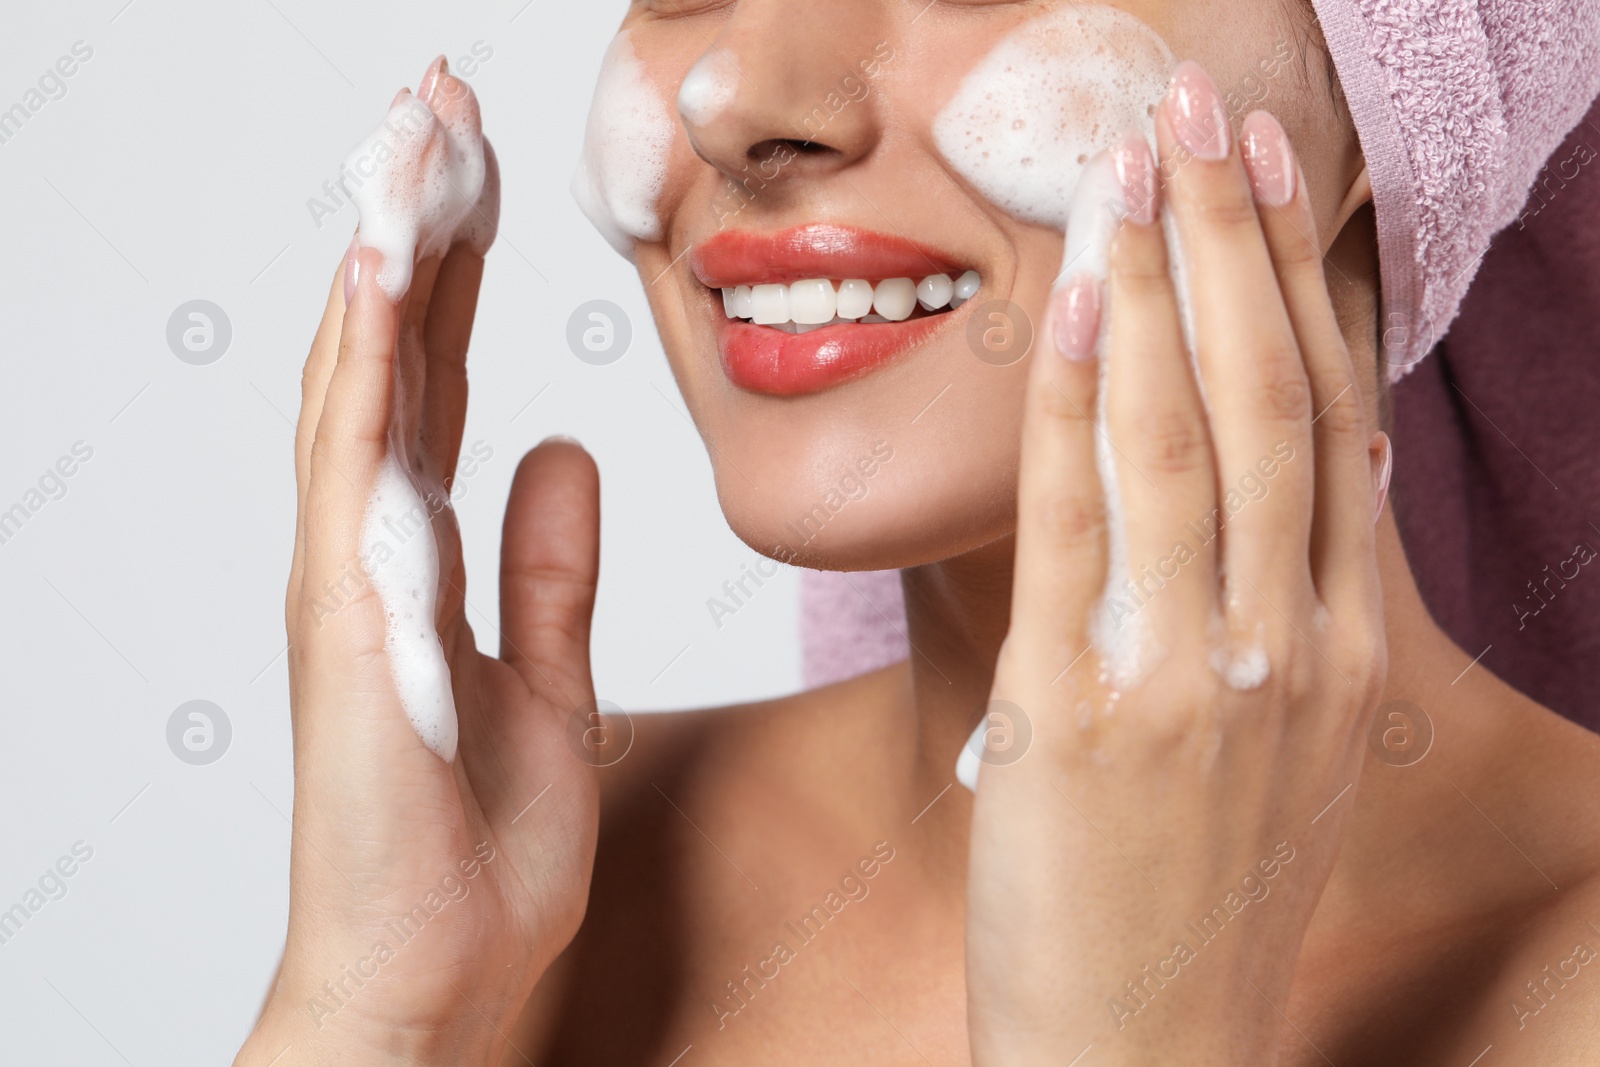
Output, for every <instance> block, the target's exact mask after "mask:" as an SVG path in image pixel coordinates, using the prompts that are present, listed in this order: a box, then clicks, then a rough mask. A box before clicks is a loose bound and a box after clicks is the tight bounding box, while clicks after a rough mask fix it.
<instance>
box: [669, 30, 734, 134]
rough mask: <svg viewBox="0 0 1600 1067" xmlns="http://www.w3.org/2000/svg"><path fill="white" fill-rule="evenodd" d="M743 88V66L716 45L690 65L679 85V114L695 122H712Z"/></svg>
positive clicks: (699, 123) (697, 124) (692, 123)
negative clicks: (740, 77) (740, 67)
mask: <svg viewBox="0 0 1600 1067" xmlns="http://www.w3.org/2000/svg"><path fill="white" fill-rule="evenodd" d="M738 91H739V70H738V68H737V67H735V66H734V64H733V62H732V60H731V59H730V57H729V56H728V55H727V54H726V53H724V52H723V51H722V50H721V49H719V48H714V49H712V50H711V51H709V52H707V53H706V54H705V55H703V56H701V57H700V61H699V62H698V63H696V64H695V65H694V66H693V67H691V68H690V69H689V73H688V75H687V76H686V77H685V78H684V79H683V85H682V86H681V87H679V89H678V114H680V115H682V116H683V120H684V121H685V122H687V123H688V124H689V125H691V126H708V125H710V124H711V123H713V122H715V121H716V120H717V118H718V117H719V116H720V115H721V114H722V112H723V111H724V110H726V109H727V107H728V105H729V104H731V103H733V97H734V94H735V93H737V92H738Z"/></svg>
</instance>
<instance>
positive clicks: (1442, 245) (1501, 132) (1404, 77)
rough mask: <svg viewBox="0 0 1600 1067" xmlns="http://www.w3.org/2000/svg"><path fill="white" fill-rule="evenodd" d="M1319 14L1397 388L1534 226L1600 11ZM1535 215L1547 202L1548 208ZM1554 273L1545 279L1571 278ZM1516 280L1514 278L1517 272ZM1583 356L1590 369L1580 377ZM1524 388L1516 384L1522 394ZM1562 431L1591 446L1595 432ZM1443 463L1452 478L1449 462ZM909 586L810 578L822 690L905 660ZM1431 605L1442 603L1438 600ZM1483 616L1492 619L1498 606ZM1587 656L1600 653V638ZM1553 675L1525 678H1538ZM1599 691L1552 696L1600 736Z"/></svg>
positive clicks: (1454, 614) (1485, 8)
mask: <svg viewBox="0 0 1600 1067" xmlns="http://www.w3.org/2000/svg"><path fill="white" fill-rule="evenodd" d="M1313 3H1314V6H1315V8H1316V11H1317V15H1318V19H1319V21H1320V22H1321V26H1322V30H1323V34H1324V36H1325V37H1326V39H1327V42H1328V48H1329V52H1330V53H1331V55H1332V56H1333V60H1334V65H1335V67H1336V68H1337V70H1338V72H1339V79H1340V83H1341V85H1342V87H1343V89H1344V93H1345V97H1346V100H1347V101H1348V103H1349V106H1350V111H1351V115H1352V118H1353V119H1354V121H1355V124H1356V130H1357V133H1358V135H1359V136H1360V138H1361V144H1362V149H1363V151H1364V153H1365V155H1366V158H1367V163H1368V167H1369V169H1370V171H1371V175H1372V185H1373V201H1374V206H1375V211H1376V215H1377V221H1378V232H1379V252H1380V255H1381V258H1382V278H1383V316H1384V318H1383V323H1382V325H1383V327H1384V330H1383V338H1384V351H1383V352H1382V353H1380V358H1383V359H1385V360H1387V362H1388V364H1389V374H1390V377H1391V379H1395V380H1398V379H1399V378H1401V377H1403V376H1404V375H1405V374H1406V373H1407V372H1408V371H1409V370H1411V369H1412V368H1413V367H1415V366H1416V364H1417V363H1418V362H1420V361H1421V359H1422V357H1423V356H1425V355H1426V354H1427V352H1428V351H1429V350H1430V349H1431V348H1432V347H1433V346H1434V344H1435V342H1437V341H1438V339H1439V338H1441V337H1442V336H1443V335H1444V333H1445V330H1446V329H1447V328H1448V327H1449V326H1450V324H1451V323H1452V322H1453V321H1454V320H1455V318H1456V315H1457V312H1458V311H1459V310H1460V307H1461V302H1462V298H1463V296H1464V295H1465V293H1466V292H1467V288H1468V286H1469V285H1470V284H1471V283H1472V280H1473V278H1474V277H1475V276H1476V274H1477V271H1478V267H1479V264H1480V262H1481V261H1482V259H1483V257H1484V254H1485V252H1486V251H1487V250H1488V247H1489V242H1490V239H1491V238H1492V237H1493V236H1494V235H1495V233H1497V232H1498V231H1500V230H1501V229H1503V228H1504V227H1505V226H1507V225H1508V224H1510V223H1511V222H1513V221H1514V220H1516V219H1517V217H1518V215H1519V214H1520V213H1522V212H1523V211H1524V205H1526V204H1529V203H1530V201H1529V197H1528V192H1529V189H1530V187H1531V186H1532V185H1533V183H1534V180H1535V178H1536V177H1537V176H1538V171H1539V168H1540V167H1541V165H1543V164H1544V162H1545V161H1546V160H1547V159H1548V158H1549V157H1550V153H1551V151H1552V150H1553V149H1555V148H1556V147H1557V145H1559V144H1560V143H1561V140H1562V137H1563V135H1564V134H1566V133H1567V132H1568V131H1569V130H1572V129H1573V127H1574V126H1576V125H1577V124H1578V122H1579V120H1580V119H1581V118H1582V117H1583V114H1584V111H1585V110H1586V109H1587V108H1588V106H1589V104H1590V103H1591V101H1593V100H1594V99H1595V97H1596V95H1597V94H1600V0H1313ZM1563 177H1567V178H1570V176H1565V175H1563ZM1575 196H1576V197H1582V198H1583V199H1584V201H1585V202H1590V201H1593V199H1594V195H1593V194H1591V193H1585V192H1579V193H1576V194H1575ZM1533 202H1534V203H1542V202H1543V201H1542V199H1541V198H1540V197H1539V196H1537V195H1536V196H1535V198H1534V201H1533ZM1543 266H1544V269H1545V270H1547V271H1550V270H1557V269H1559V268H1558V267H1557V266H1553V265H1551V264H1544V265H1543ZM1507 268H1508V270H1509V271H1511V272H1514V271H1515V262H1514V261H1512V262H1509V263H1508V264H1507ZM1475 295H1476V296H1477V300H1476V301H1475V303H1478V304H1482V305H1483V306H1484V307H1485V308H1486V309H1491V308H1500V309H1502V313H1503V314H1514V312H1515V309H1507V308H1506V303H1505V302H1500V303H1496V302H1495V301H1496V294H1495V293H1481V294H1475ZM1510 299H1513V298H1512V297H1509V296H1508V300H1510ZM1545 310H1546V311H1547V312H1548V310H1549V309H1545ZM1528 311H1529V313H1530V314H1538V313H1539V311H1538V310H1536V309H1533V308H1529V309H1528ZM1486 313H1487V314H1495V312H1494V311H1489V310H1486ZM1544 333H1545V334H1546V337H1545V338H1543V339H1544V340H1546V343H1547V344H1552V345H1554V346H1555V347H1553V348H1551V349H1549V350H1548V353H1549V354H1550V355H1551V356H1553V357H1555V359H1556V361H1557V363H1558V365H1557V366H1556V367H1555V369H1554V370H1553V371H1552V373H1555V374H1556V375H1557V376H1559V374H1560V373H1562V371H1561V370H1560V365H1565V366H1566V367H1567V368H1569V369H1568V370H1567V371H1566V372H1565V373H1569V374H1574V375H1583V376H1588V375H1592V374H1593V373H1594V372H1593V371H1592V369H1591V368H1590V366H1589V365H1588V362H1592V360H1593V355H1594V354H1593V353H1583V352H1577V351H1573V348H1572V346H1571V345H1567V346H1565V347H1562V346H1561V345H1560V340H1559V331H1557V334H1558V336H1557V337H1556V338H1554V339H1551V338H1549V337H1548V333H1549V331H1548V330H1547V331H1544ZM1499 336H1500V337H1502V338H1504V339H1505V340H1506V341H1507V342H1508V344H1507V346H1506V348H1505V349H1503V350H1494V351H1490V352H1481V353H1475V354H1477V355H1478V358H1483V359H1495V360H1510V361H1515V360H1516V359H1517V358H1518V352H1517V351H1516V350H1515V342H1514V341H1513V340H1512V338H1510V337H1509V336H1507V335H1506V334H1504V333H1502V334H1500V335H1499ZM1478 347H1479V348H1480V349H1481V347H1482V346H1478ZM1462 356H1463V357H1464V358H1466V356H1467V353H1465V352H1463V353H1462ZM1585 357H1587V362H1586V363H1585V364H1583V365H1577V366H1574V365H1573V361H1576V360H1579V359H1584V358H1585ZM1561 361H1565V362H1564V364H1562V363H1561ZM1515 380H1516V379H1515V376H1514V375H1513V376H1512V377H1511V381H1513V382H1514V381H1515ZM1418 399H1419V401H1420V400H1421V399H1422V398H1421V397H1419V398H1418ZM1396 407H1397V411H1399V412H1400V413H1401V418H1402V421H1403V415H1404V411H1405V409H1406V390H1405V389H1404V388H1401V389H1400V390H1399V391H1398V392H1397V394H1396ZM1439 422H1440V423H1442V422H1443V420H1439ZM1411 425H1416V423H1414V422H1413V423H1412V424H1411ZM1458 425H1459V423H1458ZM1550 429H1554V430H1555V431H1556V432H1573V433H1576V432H1591V433H1592V423H1591V424H1586V425H1583V426H1572V427H1566V426H1563V427H1552V428H1550ZM1401 445H1402V448H1403V449H1404V450H1405V451H1407V452H1414V451H1416V450H1419V449H1435V450H1437V451H1438V452H1439V454H1440V455H1449V456H1451V457H1453V458H1454V459H1455V460H1456V461H1457V462H1461V461H1462V460H1464V459H1465V456H1463V455H1462V452H1461V450H1460V449H1461V445H1460V443H1459V441H1446V440H1444V439H1442V438H1441V439H1439V440H1434V438H1433V437H1431V436H1424V437H1423V438H1421V439H1413V440H1405V439H1404V427H1402V441H1401ZM1399 451H1401V449H1397V453H1398V452H1399ZM1397 465H1398V466H1399V467H1400V470H1399V471H1397V474H1396V484H1397V490H1398V491H1400V492H1404V490H1405V484H1404V483H1405V480H1404V479H1403V477H1402V472H1403V471H1405V470H1406V468H1407V467H1409V466H1411V464H1409V463H1408V460H1407V459H1406V458H1405V457H1403V456H1402V457H1401V458H1399V459H1398V460H1397ZM1424 466H1427V464H1425V463H1423V464H1417V467H1419V468H1420V467H1424ZM1432 466H1433V467H1434V468H1435V472H1436V473H1438V472H1437V467H1438V464H1437V463H1435V464H1433V465H1432ZM1456 475H1457V478H1458V479H1459V480H1456V479H1452V480H1451V482H1450V484H1454V485H1457V486H1458V487H1459V489H1460V494H1461V495H1462V497H1463V499H1465V494H1466V493H1467V483H1468V482H1470V481H1472V480H1473V479H1476V478H1481V477H1490V478H1492V477H1493V472H1488V471H1481V470H1477V469H1473V470H1468V469H1466V468H1465V467H1463V468H1462V469H1460V470H1458V471H1456ZM1477 497H1478V498H1480V499H1481V498H1487V499H1490V500H1492V499H1495V498H1497V497H1500V494H1498V493H1497V492H1496V490H1495V486H1494V485H1493V483H1492V482H1491V483H1490V484H1488V485H1487V486H1486V487H1481V488H1480V489H1479V490H1478V491H1477ZM1411 514H1412V515H1413V516H1416V515H1418V511H1417V510H1412V511H1411ZM1457 514H1458V515H1459V512H1458V513H1457ZM1415 526H1416V523H1415V522H1413V524H1412V526H1411V527H1410V528H1406V529H1405V533H1406V534H1407V539H1408V544H1410V545H1411V548H1410V551H1411V553H1412V555H1413V557H1416V556H1417V555H1418V553H1419V551H1420V552H1423V553H1426V551H1427V549H1426V547H1425V545H1418V544H1415V543H1414V542H1413V541H1412V538H1413V536H1415V535H1417V534H1421V533H1422V531H1421V530H1420V529H1416V528H1415ZM1423 536H1426V534H1424V535H1423ZM1464 555H1465V553H1462V552H1458V553H1454V554H1452V562H1457V563H1459V564H1460V565H1462V566H1474V565H1476V566H1480V567H1481V566H1485V565H1488V566H1492V567H1495V568H1496V569H1509V570H1512V571H1516V570H1517V569H1518V568H1519V567H1522V565H1523V564H1525V563H1529V562H1532V560H1531V558H1529V559H1524V558H1523V556H1521V555H1518V556H1515V557H1512V558H1509V559H1508V558H1505V557H1501V558H1500V560H1499V561H1498V562H1497V563H1490V561H1487V560H1483V559H1477V558H1474V559H1472V560H1467V559H1465V558H1463V556H1464ZM1480 555H1481V553H1480ZM1439 562H1442V561H1439ZM1523 569H1525V568H1523ZM1533 570H1534V571H1535V572H1537V571H1538V570H1539V567H1538V566H1537V565H1535V566H1534V568H1533ZM1419 580H1420V581H1422V583H1423V588H1424V593H1425V594H1436V595H1442V594H1444V593H1445V592H1446V591H1447V590H1448V589H1449V588H1451V582H1452V579H1451V578H1450V577H1449V576H1447V575H1444V574H1440V573H1438V567H1437V566H1436V565H1435V566H1432V567H1430V566H1428V565H1427V564H1423V566H1422V567H1421V569H1420V571H1419ZM897 585H898V583H897V575H896V574H895V573H894V572H884V573H880V574H874V575H852V576H849V578H848V579H847V578H846V576H844V575H839V574H831V573H827V572H821V571H817V572H810V573H808V574H806V575H805V590H806V592H805V595H804V597H803V600H802V619H801V633H802V641H803V660H804V664H805V677H806V680H807V684H809V685H816V684H821V683H822V682H824V681H834V680H838V679H841V678H845V677H849V676H851V675H854V674H858V673H861V672H862V671H865V670H870V669H874V668H876V667H880V666H884V665H887V664H889V663H892V662H895V661H896V660H899V659H903V658H905V656H906V655H907V654H908V653H909V647H908V646H907V643H906V640H905V638H904V636H903V633H904V623H903V622H901V623H899V624H898V628H897V627H896V626H892V625H890V624H889V623H887V622H886V621H885V619H884V616H883V614H880V611H881V612H883V613H887V614H889V615H892V616H894V617H896V618H900V619H903V617H904V615H903V613H904V608H903V607H902V606H901V604H900V598H899V595H898V588H897ZM869 593H870V597H869V595H868V594H869ZM1429 599H1430V603H1433V602H1434V600H1435V597H1434V596H1430V597H1429ZM1452 607H1453V608H1454V609H1455V610H1448V609H1447V610H1445V611H1443V612H1442V615H1443V618H1442V620H1441V621H1443V622H1444V623H1445V625H1446V626H1447V628H1448V629H1450V631H1451V632H1452V634H1454V635H1456V636H1458V638H1461V637H1468V634H1470V633H1471V632H1472V631H1473V630H1475V629H1477V627H1474V626H1472V625H1471V623H1470V621H1469V619H1468V618H1467V617H1466V612H1465V610H1464V609H1465V607H1466V606H1465V605H1452ZM1474 607H1479V608H1480V610H1486V609H1487V607H1488V605H1481V606H1480V605H1474ZM1434 610H1435V611H1436V613H1438V612H1440V607H1439V606H1438V605H1437V604H1436V605H1435V607H1434ZM1500 610H1501V612H1504V611H1505V610H1507V609H1505V608H1504V607H1502V608H1501V609H1500ZM1573 622H1574V624H1575V625H1579V626H1582V627H1585V628H1586V630H1585V632H1591V631H1594V630H1595V628H1596V624H1595V623H1594V622H1593V620H1592V619H1590V620H1574V621H1573ZM1452 623H1453V625H1452ZM1468 639H1469V640H1470V637H1469V638H1468ZM1576 643H1577V644H1578V645H1579V646H1591V647H1592V645H1593V644H1594V642H1593V640H1592V638H1583V639H1581V640H1578V641H1577V642H1576ZM1524 644H1525V645H1527V647H1529V648H1531V647H1532V645H1531V643H1527V642H1524ZM1544 658H1545V659H1548V657H1544ZM1549 666H1550V664H1549V663H1548V662H1542V663H1539V664H1538V666H1537V667H1535V666H1534V664H1533V662H1531V661H1530V662H1529V663H1528V664H1527V667H1528V668H1530V669H1533V670H1538V669H1541V668H1542V669H1545V670H1548V669H1549ZM1508 667H1511V665H1510V664H1505V665H1499V666H1498V669H1500V670H1501V671H1502V673H1504V674H1506V675H1507V676H1508V677H1510V678H1512V679H1514V680H1516V679H1517V676H1518V674H1519V673H1520V674H1524V675H1526V674H1528V673H1529V672H1528V671H1527V670H1524V671H1520V672H1519V671H1518V670H1516V669H1515V668H1514V667H1511V669H1507V668H1508ZM1521 680H1522V681H1524V682H1526V681H1527V680H1528V679H1527V678H1524V679H1521ZM1591 680H1592V679H1590V678H1589V676H1588V674H1585V675H1584V677H1583V678H1582V679H1581V681H1580V679H1578V678H1571V679H1567V680H1565V682H1564V683H1563V684H1558V685H1557V690H1558V692H1554V693H1550V694H1546V696H1547V697H1555V698H1556V699H1555V700H1553V701H1552V703H1554V704H1555V705H1556V706H1557V709H1558V710H1561V711H1563V712H1564V713H1565V714H1567V715H1569V716H1571V717H1573V718H1576V719H1578V720H1579V721H1580V722H1581V721H1585V719H1586V718H1587V717H1588V716H1586V715H1585V712H1586V711H1587V710H1588V709H1587V708H1586V707H1582V706H1581V704H1580V701H1579V700H1578V699H1577V694H1576V693H1575V692H1574V691H1573V686H1574V685H1575V684H1582V683H1587V682H1590V681H1591ZM1534 695H1535V696H1539V695H1540V694H1539V693H1537V692H1535V694H1534ZM1563 697H1564V698H1565V699H1561V698H1563ZM1561 705H1566V706H1561ZM1575 705H1579V706H1575ZM1589 724H1590V725H1595V723H1594V722H1590V723H1589Z"/></svg>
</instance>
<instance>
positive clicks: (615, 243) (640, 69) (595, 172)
mask: <svg viewBox="0 0 1600 1067" xmlns="http://www.w3.org/2000/svg"><path fill="white" fill-rule="evenodd" d="M712 95H713V97H714V94H712ZM701 102H702V103H707V101H701ZM707 106H710V105H709V103H707ZM676 129H677V124H676V123H675V122H674V121H673V117H672V115H671V113H670V112H669V111H668V110H667V105H666V103H665V101H663V100H662V97H661V94H660V93H659V92H657V90H656V87H655V84H654V83H653V82H652V81H651V80H650V75H649V73H648V72H647V71H646V70H645V69H644V64H642V63H640V62H639V57H638V54H637V53H635V52H634V50H633V43H632V41H630V40H629V38H628V32H627V31H626V30H624V31H623V32H621V33H619V34H617V37H616V40H614V41H612V42H611V47H610V48H608V49H607V50H606V56H605V60H604V61H603V62H602V63H601V65H600V80H599V82H598V83H597V84H596V85H595V89H594V101H593V102H592V103H591V104H590V105H589V124H588V127H587V129H586V130H585V132H584V138H583V155H582V157H581V158H580V159H579V161H578V170H577V173H576V174H574V175H573V178H572V196H573V199H575V200H577V202H578V207H579V208H580V209H582V211H583V213H584V214H585V215H586V216H588V219H589V221H590V222H592V223H593V224H594V227H595V229H597V230H599V231H600V234H601V236H603V237H604V238H605V239H606V240H607V241H608V242H609V243H610V244H611V247H612V248H615V249H616V250H617V251H618V252H619V253H621V254H622V255H623V256H626V257H627V258H629V259H632V258H633V243H634V242H635V241H658V240H660V239H661V219H660V217H659V216H658V215H657V214H656V202H657V201H658V200H659V199H660V197H661V189H662V187H663V186H664V185H666V181H667V159H668V157H669V155H670V154H671V152H672V141H673V137H674V135H675V133H676Z"/></svg>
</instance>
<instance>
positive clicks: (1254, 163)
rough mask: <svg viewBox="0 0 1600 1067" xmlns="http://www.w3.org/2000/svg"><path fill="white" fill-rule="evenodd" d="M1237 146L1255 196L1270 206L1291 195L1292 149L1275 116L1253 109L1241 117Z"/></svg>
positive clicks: (1293, 180)
mask: <svg viewBox="0 0 1600 1067" xmlns="http://www.w3.org/2000/svg"><path fill="white" fill-rule="evenodd" d="M1239 147H1240V149H1241V151H1242V152H1243V154H1244V168H1245V173H1246V174H1248V175H1249V176H1250V188H1251V189H1253V190H1255V194H1256V199H1258V200H1260V201H1261V202H1262V203H1264V204H1270V205H1271V206H1272V207H1282V206H1283V205H1285V204H1287V203H1288V202H1289V201H1291V200H1293V199H1294V193H1295V182H1296V177H1295V165H1294V151H1293V150H1292V149H1291V148H1290V147H1289V137H1288V135H1287V134H1285V133H1284V132H1283V127H1282V126H1280V125H1278V120H1277V119H1275V118H1273V117H1272V116H1271V115H1269V114H1267V113H1266V112H1265V111H1252V112H1251V113H1250V115H1249V117H1248V118H1246V119H1245V120H1244V129H1243V130H1242V131H1241V134H1240V137H1239Z"/></svg>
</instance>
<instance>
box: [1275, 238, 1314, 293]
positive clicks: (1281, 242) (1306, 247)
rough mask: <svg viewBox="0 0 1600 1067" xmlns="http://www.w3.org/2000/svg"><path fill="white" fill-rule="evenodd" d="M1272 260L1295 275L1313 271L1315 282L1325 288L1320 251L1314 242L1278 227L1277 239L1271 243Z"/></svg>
mask: <svg viewBox="0 0 1600 1067" xmlns="http://www.w3.org/2000/svg"><path fill="white" fill-rule="evenodd" d="M1272 258H1273V259H1275V260H1276V261H1277V262H1278V264H1279V265H1280V266H1283V267H1287V268H1289V269H1291V270H1292V271H1294V272H1295V273H1296V274H1299V273H1301V272H1307V273H1309V272H1310V271H1311V270H1313V269H1314V270H1315V272H1316V277H1315V281H1316V282H1317V284H1319V285H1322V286H1324V287H1326V285H1327V280H1326V278H1325V277H1324V276H1323V267H1322V250H1321V249H1320V248H1318V247H1317V245H1316V242H1315V241H1312V240H1311V239H1310V238H1308V237H1306V236H1305V235H1304V234H1302V233H1299V232H1297V231H1295V230H1293V229H1290V228H1288V227H1280V228H1279V234H1278V239H1277V240H1276V241H1275V242H1273V246H1272Z"/></svg>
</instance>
